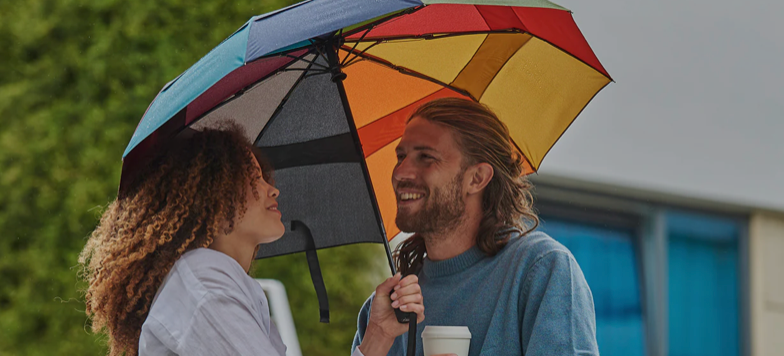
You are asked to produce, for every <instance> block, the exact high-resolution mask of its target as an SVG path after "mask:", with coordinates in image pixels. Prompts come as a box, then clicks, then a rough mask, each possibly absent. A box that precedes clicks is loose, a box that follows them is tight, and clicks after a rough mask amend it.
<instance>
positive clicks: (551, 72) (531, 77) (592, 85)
mask: <svg viewBox="0 0 784 356" xmlns="http://www.w3.org/2000/svg"><path fill="white" fill-rule="evenodd" d="M608 83H609V79H607V78H606V77H605V76H603V75H601V74H600V73H599V72H597V71H596V70H594V69H592V68H591V67H589V66H588V65H586V64H584V63H582V62H580V61H578V60H577V59H574V57H572V56H570V55H568V54H566V53H564V52H563V51H561V50H559V49H557V48H555V47H553V46H551V45H550V44H548V43H546V42H544V41H542V40H540V39H538V38H533V39H531V40H530V41H528V43H526V44H525V46H523V47H522V48H521V49H520V50H519V51H518V52H517V53H516V54H515V55H514V56H513V57H512V58H511V59H510V60H509V62H507V64H506V65H505V66H504V67H503V68H502V69H501V70H500V71H499V73H498V76H496V78H495V79H494V80H493V82H492V83H490V85H489V86H488V87H487V90H485V93H484V95H483V96H482V97H481V98H480V100H479V101H480V102H481V103H484V104H487V105H488V106H489V107H490V108H491V109H493V110H494V111H495V112H496V114H498V117H499V118H500V119H501V120H502V121H504V122H505V123H506V125H507V126H509V130H510V131H511V133H512V138H513V139H514V140H515V142H516V143H517V145H518V146H519V147H520V149H521V150H522V151H523V153H524V154H525V155H526V157H527V158H528V159H529V161H530V162H531V165H533V167H534V168H535V169H538V168H539V164H540V163H541V162H542V159H543V158H544V156H545V154H547V151H549V150H550V148H551V147H552V146H553V144H555V141H557V140H558V138H559V137H560V136H561V135H562V134H563V132H564V131H565V130H566V128H567V127H569V125H570V124H571V122H572V121H573V120H574V118H575V117H576V116H577V114H579V113H580V111H582V109H583V108H584V107H585V105H587V104H588V102H589V101H590V100H591V98H593V96H594V95H596V93H597V92H598V91H599V90H601V88H603V87H604V86H605V85H607V84H608Z"/></svg>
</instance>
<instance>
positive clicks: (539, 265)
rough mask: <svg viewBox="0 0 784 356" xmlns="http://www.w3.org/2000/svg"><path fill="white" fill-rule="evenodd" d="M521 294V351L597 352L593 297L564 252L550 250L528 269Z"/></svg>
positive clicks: (530, 355)
mask: <svg viewBox="0 0 784 356" xmlns="http://www.w3.org/2000/svg"><path fill="white" fill-rule="evenodd" d="M522 288H523V289H522V293H521V294H520V303H521V307H522V308H521V310H523V316H522V321H521V323H522V325H521V326H520V330H521V333H522V335H521V341H522V346H523V354H525V355H526V356H540V355H558V356H566V355H575V356H577V355H579V356H586V355H592V356H593V355H595V356H598V355H599V349H598V346H597V343H596V320H595V315H594V305H593V296H592V295H591V290H590V289H589V288H588V283H587V282H586V281H585V277H584V276H583V273H582V271H581V270H580V266H578V265H577V261H575V260H574V257H572V256H571V254H569V253H568V252H566V251H559V250H556V251H549V252H547V253H545V254H544V255H542V256H540V257H539V258H538V259H537V260H536V261H535V262H534V264H533V265H532V266H531V267H530V268H529V269H528V271H527V272H526V275H525V276H524V283H523V287H522Z"/></svg>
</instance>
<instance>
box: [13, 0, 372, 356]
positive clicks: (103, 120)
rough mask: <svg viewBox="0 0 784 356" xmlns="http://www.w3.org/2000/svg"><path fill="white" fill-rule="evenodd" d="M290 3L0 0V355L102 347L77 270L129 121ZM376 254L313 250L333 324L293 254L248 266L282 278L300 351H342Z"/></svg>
mask: <svg viewBox="0 0 784 356" xmlns="http://www.w3.org/2000/svg"><path fill="white" fill-rule="evenodd" d="M290 2H293V1H286V0H265V1H262V2H258V1H248V2H237V1H229V0H210V1H203V0H195V1H185V0H168V1H153V0H137V1H119V0H27V1H0V53H1V55H0V234H2V235H0V355H55V354H56V355H101V354H103V353H105V351H106V347H105V342H104V340H102V339H101V338H100V337H98V336H96V335H93V334H91V333H89V332H88V331H87V330H89V326H88V325H89V324H88V322H87V320H86V317H85V315H84V303H83V302H82V296H81V293H80V292H79V290H81V289H83V288H84V285H83V284H82V283H81V282H79V281H78V279H77V277H76V274H77V270H76V267H75V266H76V265H77V263H76V259H77V255H78V254H79V251H80V250H81V248H82V246H83V244H84V242H85V239H86V237H87V236H88V234H89V233H90V231H91V230H92V229H93V228H94V226H95V224H96V222H97V217H98V216H99V215H100V213H101V211H102V207H103V206H105V205H106V204H107V203H108V202H109V201H110V200H112V199H113V198H114V196H115V193H116V190H117V184H118V182H119V175H120V165H121V161H120V156H121V154H122V152H123V150H124V148H125V146H126V144H127V143H128V140H129V139H130V137H131V134H132V133H133V130H134V129H135V127H136V123H137V122H138V121H139V119H140V118H141V116H142V114H143V113H144V110H145V109H146V108H147V105H148V104H149V103H150V101H152V99H153V98H154V97H155V95H156V93H157V92H158V90H159V89H160V88H161V87H162V86H163V85H164V84H165V83H166V82H168V81H169V80H171V79H173V78H174V77H176V76H177V75H178V74H179V73H181V72H182V71H184V70H185V69H187V68H188V67H189V66H190V65H191V64H193V63H195V62H196V60H198V59H199V58H200V57H202V56H203V55H205V54H206V53H207V52H208V51H209V50H210V49H212V48H213V47H214V46H216V45H217V44H218V43H220V41H222V40H223V39H224V38H225V37H226V36H228V35H229V34H231V33H232V32H233V31H234V30H236V29H237V28H238V27H239V26H240V25H241V24H242V23H243V22H244V21H246V20H247V19H248V18H250V17H251V16H252V15H256V14H260V13H264V12H267V11H271V10H274V9H276V8H280V7H282V6H285V5H287V4H288V3H290ZM378 248H380V247H379V246H373V247H368V246H348V247H341V248H335V249H330V250H327V251H323V252H321V253H320V257H321V259H322V264H323V265H324V270H325V278H326V283H327V288H328V290H329V292H330V297H331V299H330V302H331V306H332V310H333V324H331V325H332V327H327V326H324V325H319V324H318V323H317V322H316V321H317V320H318V313H317V303H316V298H315V293H314V292H313V291H312V290H313V287H312V285H311V283H310V277H309V275H308V273H307V265H306V263H305V262H304V261H305V258H304V256H301V255H293V256H284V257H280V258H275V259H272V260H270V261H260V262H259V263H257V265H256V271H257V272H256V275H257V276H259V277H269V278H277V279H281V280H283V282H284V284H285V285H286V287H287V289H288V293H289V297H290V298H291V299H292V300H291V305H292V309H293V313H294V317H295V319H296V322H297V328H298V331H299V332H298V333H299V338H300V341H301V343H302V347H303V352H304V353H305V354H307V355H337V354H341V353H346V352H348V348H349V346H350V342H351V336H353V330H354V328H355V325H356V324H355V320H356V312H357V310H358V308H359V307H360V305H361V303H362V302H363V301H364V299H365V298H366V297H367V295H368V294H369V292H370V291H372V289H373V285H375V284H376V283H377V282H380V277H381V276H380V275H374V273H376V274H379V273H383V271H384V268H383V266H384V262H383V261H381V263H380V266H379V263H378V262H371V260H373V259H374V258H377V257H378V256H383V252H382V250H379V249H378ZM371 256H376V257H371ZM368 264H371V265H374V266H377V267H379V268H366V267H365V266H367V265H368ZM373 271H381V272H373ZM310 320H312V321H313V322H310Z"/></svg>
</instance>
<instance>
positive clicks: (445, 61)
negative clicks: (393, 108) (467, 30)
mask: <svg viewBox="0 0 784 356" xmlns="http://www.w3.org/2000/svg"><path fill="white" fill-rule="evenodd" d="M486 37H487V34H476V35H462V36H452V37H441V38H435V39H430V40H425V39H406V40H395V41H389V42H384V43H381V44H378V45H376V46H373V47H372V48H370V49H368V51H367V53H368V54H371V55H373V56H376V57H379V58H382V59H385V60H387V61H389V62H390V63H392V64H394V65H396V66H400V67H405V68H408V69H411V70H413V71H416V72H419V73H422V74H424V75H427V76H428V77H431V78H434V79H436V80H439V81H441V82H443V83H451V82H452V81H453V80H454V79H455V77H457V75H458V74H459V73H460V71H462V70H463V67H465V65H466V64H468V62H469V61H471V58H472V57H473V56H474V53H476V50H477V49H478V48H479V46H481V45H482V42H484V40H485V38H486ZM347 45H353V44H347ZM368 45H369V44H368V43H360V45H359V46H357V48H360V49H361V48H366V47H367V46H368Z"/></svg>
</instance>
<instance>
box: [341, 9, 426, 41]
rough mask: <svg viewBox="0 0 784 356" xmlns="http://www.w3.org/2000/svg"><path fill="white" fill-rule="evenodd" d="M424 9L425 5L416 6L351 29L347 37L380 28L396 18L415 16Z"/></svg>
mask: <svg viewBox="0 0 784 356" xmlns="http://www.w3.org/2000/svg"><path fill="white" fill-rule="evenodd" d="M424 7H425V6H424V5H419V6H416V7H411V8H408V9H405V10H403V11H400V12H398V13H395V14H392V15H389V16H387V17H384V18H381V19H378V20H376V21H373V22H371V23H368V24H365V25H363V26H359V27H357V28H354V29H351V30H350V31H348V32H346V36H352V35H354V34H356V33H359V32H360V31H363V30H365V29H370V28H373V27H376V26H378V25H380V24H382V23H385V22H387V21H390V20H393V19H395V18H398V17H401V16H405V15H410V14H413V13H415V12H417V11H419V10H422V9H423V8H424Z"/></svg>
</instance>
